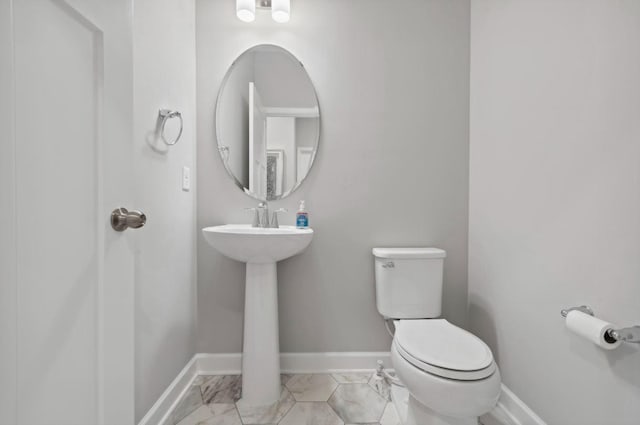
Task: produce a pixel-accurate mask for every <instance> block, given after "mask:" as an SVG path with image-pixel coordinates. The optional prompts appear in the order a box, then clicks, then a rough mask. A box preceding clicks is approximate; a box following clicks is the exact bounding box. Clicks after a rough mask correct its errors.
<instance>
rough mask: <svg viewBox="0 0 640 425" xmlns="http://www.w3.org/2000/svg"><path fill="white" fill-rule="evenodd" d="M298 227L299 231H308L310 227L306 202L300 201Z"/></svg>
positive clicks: (297, 218)
mask: <svg viewBox="0 0 640 425" xmlns="http://www.w3.org/2000/svg"><path fill="white" fill-rule="evenodd" d="M296 227H297V228H298V229H306V228H307V227H309V213H308V212H307V210H306V209H305V205H304V201H300V206H299V207H298V212H297V213H296Z"/></svg>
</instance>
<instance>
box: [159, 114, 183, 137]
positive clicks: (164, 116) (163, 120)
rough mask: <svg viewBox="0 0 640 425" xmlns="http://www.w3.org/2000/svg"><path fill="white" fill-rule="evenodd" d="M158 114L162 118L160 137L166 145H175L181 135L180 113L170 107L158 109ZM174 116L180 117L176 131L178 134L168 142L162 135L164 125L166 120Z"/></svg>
mask: <svg viewBox="0 0 640 425" xmlns="http://www.w3.org/2000/svg"><path fill="white" fill-rule="evenodd" d="M158 115H159V116H160V119H161V120H162V124H160V137H161V138H162V141H163V142H164V143H165V144H166V145H167V146H173V145H175V144H176V143H178V140H180V136H182V127H183V122H182V114H181V113H180V112H178V111H172V110H170V109H160V111H158ZM175 117H178V118H180V131H178V136H176V140H174V141H173V142H169V141H167V138H166V137H164V126H165V124H166V123H167V121H169V120H170V119H171V118H175Z"/></svg>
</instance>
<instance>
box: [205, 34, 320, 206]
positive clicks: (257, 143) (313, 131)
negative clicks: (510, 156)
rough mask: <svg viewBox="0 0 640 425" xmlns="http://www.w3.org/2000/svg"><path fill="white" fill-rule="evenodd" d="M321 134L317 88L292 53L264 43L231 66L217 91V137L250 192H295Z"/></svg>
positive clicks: (263, 196)
mask: <svg viewBox="0 0 640 425" xmlns="http://www.w3.org/2000/svg"><path fill="white" fill-rule="evenodd" d="M319 133H320V110H319V106H318V100H317V97H316V93H315V89H314V87H313V84H312V83H311V80H310V79H309V76H308V75H307V72H306V71H305V69H304V67H303V66H302V64H301V63H300V62H299V61H298V60H297V59H296V58H295V57H294V56H293V55H292V54H291V53H289V52H288V51H286V50H285V49H283V48H281V47H277V46H272V45H260V46H256V47H253V48H251V49H249V50H247V51H246V52H244V53H243V54H242V55H240V57H239V58H238V59H236V61H235V62H234V63H233V64H232V65H231V67H230V68H229V71H228V72H227V75H226V77H225V79H224V81H223V83H222V86H221V88H220V93H219V94H218V103H217V106H216V136H217V140H218V152H219V153H220V156H221V159H222V162H223V164H224V166H225V168H226V170H227V172H228V173H229V175H230V176H231V177H232V178H233V180H234V181H235V182H236V184H237V185H238V186H239V187H240V188H241V189H242V190H243V191H244V192H245V193H247V194H249V195H250V196H252V197H254V198H256V199H259V200H276V199H281V198H284V197H286V196H287V195H289V194H290V193H292V192H293V191H294V190H295V189H296V188H298V187H299V186H300V184H301V183H302V181H303V180H304V179H305V177H306V176H307V174H308V173H309V170H310V169H311V167H312V165H313V160H314V158H315V154H316V151H317V148H318V139H319Z"/></svg>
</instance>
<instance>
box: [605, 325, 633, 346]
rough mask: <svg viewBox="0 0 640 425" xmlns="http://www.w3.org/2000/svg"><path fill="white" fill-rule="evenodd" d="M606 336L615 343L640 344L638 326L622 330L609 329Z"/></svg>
mask: <svg viewBox="0 0 640 425" xmlns="http://www.w3.org/2000/svg"><path fill="white" fill-rule="evenodd" d="M607 335H609V336H610V337H611V338H613V339H615V340H616V341H623V342H633V343H635V344H640V326H631V327H628V328H622V329H609V330H608V331H607Z"/></svg>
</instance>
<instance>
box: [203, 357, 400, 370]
mask: <svg viewBox="0 0 640 425" xmlns="http://www.w3.org/2000/svg"><path fill="white" fill-rule="evenodd" d="M195 358H196V361H197V365H198V373H200V374H201V375H225V374H228V375H236V374H239V373H240V370H241V369H242V354H240V353H232V354H196V356H195ZM378 360H382V362H383V364H384V365H385V366H386V367H387V368H390V367H391V358H390V355H389V353H388V352H341V353H281V354H280V369H281V370H282V372H283V373H333V372H340V371H359V370H361V371H369V370H375V369H376V366H377V363H376V362H377V361H378Z"/></svg>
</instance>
